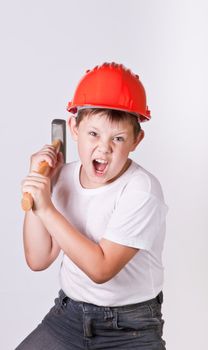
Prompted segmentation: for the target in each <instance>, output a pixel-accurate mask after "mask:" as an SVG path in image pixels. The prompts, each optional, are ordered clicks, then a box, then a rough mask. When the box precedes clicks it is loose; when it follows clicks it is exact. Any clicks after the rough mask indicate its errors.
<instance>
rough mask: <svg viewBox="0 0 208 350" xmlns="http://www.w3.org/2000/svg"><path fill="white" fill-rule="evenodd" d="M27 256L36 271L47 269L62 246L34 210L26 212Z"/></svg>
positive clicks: (24, 232)
mask: <svg viewBox="0 0 208 350" xmlns="http://www.w3.org/2000/svg"><path fill="white" fill-rule="evenodd" d="M23 241H24V251H25V258H26V261H27V264H28V265H29V267H30V268H31V269H32V270H34V271H40V270H44V269H46V268H47V267H48V266H50V265H51V264H52V262H53V261H54V260H55V259H56V258H57V256H58V254H59V252H60V247H59V245H58V244H57V242H56V241H55V239H54V238H53V237H52V236H51V235H50V234H49V233H48V231H47V230H46V228H45V227H44V226H43V224H42V222H41V220H40V218H39V217H37V216H35V215H34V214H33V212H32V211H29V212H27V213H26V214H25V219H24V226H23Z"/></svg>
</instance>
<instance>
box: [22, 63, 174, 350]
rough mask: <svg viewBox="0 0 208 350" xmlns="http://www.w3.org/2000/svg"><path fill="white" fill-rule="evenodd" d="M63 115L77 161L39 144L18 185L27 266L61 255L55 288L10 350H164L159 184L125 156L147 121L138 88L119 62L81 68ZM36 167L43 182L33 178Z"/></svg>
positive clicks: (162, 218) (162, 207)
mask: <svg viewBox="0 0 208 350" xmlns="http://www.w3.org/2000/svg"><path fill="white" fill-rule="evenodd" d="M68 110H69V111H70V112H71V113H72V115H71V116H70V118H69V127H70V130H71V134H72V137H73V139H74V140H75V141H76V142H77V146H78V152H79V157H80V161H78V162H73V163H70V164H66V165H64V166H63V157H62V155H61V153H59V154H58V155H57V154H56V152H55V149H54V148H53V147H52V146H49V145H46V146H44V147H43V149H42V150H41V151H39V152H37V153H36V154H34V155H33V156H32V157H31V166H30V174H29V176H27V177H26V179H25V180H24V181H23V185H22V190H23V192H30V193H31V194H32V196H33V199H34V207H33V209H32V211H30V212H29V213H27V214H26V216H25V222H24V247H25V256H26V260H27V263H28V265H29V266H30V268H31V269H33V270H43V269H46V268H47V267H48V266H50V265H51V264H52V262H53V261H54V260H55V259H56V257H57V256H58V254H59V252H60V250H62V251H63V253H64V254H63V262H62V264H61V270H60V282H61V290H60V292H59V297H58V298H57V299H56V300H55V306H54V307H53V308H52V309H51V310H50V312H49V313H48V314H47V315H46V317H45V318H44V320H43V322H42V323H41V324H40V325H39V326H38V327H37V328H36V329H35V330H34V331H33V332H32V333H31V334H30V335H29V336H28V337H27V338H26V339H25V340H24V341H23V342H22V343H21V344H20V345H19V346H18V347H17V349H18V350H24V349H27V350H30V349H31V350H32V349H33V350H41V349H50V350H52V349H57V350H64V349H73V350H75V349H103V350H104V349H125V350H126V349H131V350H133V349H148V350H151V349H158V350H159V349H163V350H164V349H165V342H164V340H163V339H162V328H163V320H162V318H161V304H162V287H163V267H162V262H161V254H162V249H163V242H164V235H165V216H166V211H167V208H166V205H165V204H164V199H163V194H162V190H161V187H160V184H159V182H158V181H157V180H156V178H155V177H154V176H153V175H151V174H150V173H149V172H147V171H146V170H144V169H143V168H142V167H141V166H139V165H138V164H136V163H135V162H133V161H132V160H131V159H130V158H129V153H130V152H132V151H134V150H135V148H136V147H137V146H138V145H139V144H140V142H141V141H142V139H143V137H144V132H143V130H142V129H141V127H140V123H139V121H144V120H148V119H150V113H149V110H148V108H147V106H146V96H145V91H144V88H143V86H142V84H141V82H140V81H139V77H138V76H136V75H134V74H133V73H132V72H131V71H130V70H127V69H126V68H125V67H124V66H123V65H119V64H115V63H111V64H108V63H105V64H103V65H101V66H99V67H95V68H94V69H93V70H92V71H87V73H86V75H85V76H84V78H83V79H82V80H81V81H80V83H79V85H78V87H77V89H76V91H75V95H74V99H73V101H72V102H70V103H69V105H68ZM43 160H46V161H48V162H49V164H50V165H51V167H52V169H53V170H52V171H51V174H50V177H48V178H47V177H45V176H42V175H39V174H37V173H36V171H37V168H38V166H39V164H40V162H41V161H43ZM51 184H52V187H53V194H52V200H51V194H50V189H51Z"/></svg>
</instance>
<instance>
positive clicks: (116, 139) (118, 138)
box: [114, 136, 124, 142]
mask: <svg viewBox="0 0 208 350" xmlns="http://www.w3.org/2000/svg"><path fill="white" fill-rule="evenodd" d="M114 141H116V142H124V138H123V137H122V136H116V137H114Z"/></svg>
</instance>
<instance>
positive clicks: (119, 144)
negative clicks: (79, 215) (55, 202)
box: [69, 114, 144, 188]
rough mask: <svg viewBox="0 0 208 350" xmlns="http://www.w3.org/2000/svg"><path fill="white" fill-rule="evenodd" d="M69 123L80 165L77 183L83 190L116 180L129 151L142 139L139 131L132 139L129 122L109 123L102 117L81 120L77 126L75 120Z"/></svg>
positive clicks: (126, 164)
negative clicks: (79, 183)
mask: <svg viewBox="0 0 208 350" xmlns="http://www.w3.org/2000/svg"><path fill="white" fill-rule="evenodd" d="M69 124H70V128H71V132H72V136H73V138H74V140H75V141H77V145H78V152H79V156H80V160H81V163H82V168H81V174H80V181H81V185H82V186H83V187H85V188H97V187H100V186H103V185H105V184H108V183H110V182H112V181H114V180H115V179H117V178H118V177H119V176H120V175H121V174H122V173H123V172H124V171H125V170H126V169H127V167H128V165H129V159H128V156H129V152H131V151H133V150H134V149H135V148H136V146H137V145H138V144H139V142H140V141H141V140H142V139H143V137H144V132H143V130H141V132H140V133H139V135H138V136H137V138H136V139H135V136H134V132H133V126H132V125H131V124H130V122H129V121H128V120H126V121H120V122H111V121H109V120H108V119H107V118H106V117H105V115H103V114H102V115H100V114H96V115H93V116H90V117H85V118H83V120H82V121H81V122H80V124H79V126H78V127H77V126H76V121H75V118H71V119H70V120H69Z"/></svg>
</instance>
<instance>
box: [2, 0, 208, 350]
mask: <svg viewBox="0 0 208 350" xmlns="http://www.w3.org/2000/svg"><path fill="white" fill-rule="evenodd" d="M0 17H1V18H0V35H1V46H0V50H1V54H0V59H1V64H0V70H1V71H0V88H1V94H0V96H1V104H0V109H1V114H0V118H1V123H0V151H1V172H0V175H1V181H0V186H1V189H0V193H1V203H0V205H1V210H0V215H1V217H0V222H1V247H0V300H1V312H0V332H1V336H0V348H1V349H3V350H11V349H14V347H15V346H16V345H17V344H18V343H19V342H20V341H21V340H22V339H23V338H24V337H25V336H26V335H27V334H28V333H29V332H30V331H31V330H32V329H33V328H34V327H35V326H36V325H37V323H38V322H39V321H40V320H41V318H42V317H43V316H44V314H45V313H46V312H47V311H48V309H49V307H50V306H51V305H52V302H53V299H54V297H55V296H56V293H57V291H58V288H59V285H58V270H59V265H60V260H58V261H57V262H56V263H55V264H54V265H53V266H52V267H50V268H49V269H48V270H46V271H44V272H39V273H37V272H32V271H30V270H29V268H28V267H27V266H26V263H25V261H24V255H23V247H22V222H23V212H22V210H21V208H20V199H21V189H20V183H21V181H22V179H23V178H24V176H26V174H27V172H28V166H29V158H30V155H31V154H32V153H33V152H35V151H37V150H38V149H40V148H41V147H42V145H44V144H45V143H49V142H50V125H51V120H52V119H53V118H67V112H66V110H65V107H66V104H67V102H68V101H69V100H70V99H71V97H72V94H73V91H74V88H75V86H76V84H77V83H78V81H79V79H80V78H81V76H82V75H83V74H84V73H85V70H86V69H87V68H93V67H94V66H95V65H97V64H101V63H103V62H105V61H108V62H111V61H116V62H118V63H123V64H124V65H126V66H127V67H128V68H131V69H132V70H133V72H135V73H137V74H139V75H140V78H141V80H142V82H143V84H144V86H145V88H146V91H147V97H148V104H149V108H150V110H151V112H152V120H151V121H150V122H149V123H146V124H144V125H143V128H144V130H145V132H146V137H145V140H144V141H143V143H142V144H141V146H140V147H139V149H138V150H137V151H136V152H135V155H134V159H136V160H137V161H138V162H139V163H140V164H141V165H142V166H144V167H146V168H147V169H148V170H149V171H151V172H152V173H154V174H155V175H156V176H157V177H158V178H159V180H160V182H161V183H162V186H163V189H164V194H165V198H166V203H167V204H168V206H169V208H170V209H169V214H168V218H167V238H166V243H165V251H164V264H165V286H164V295H165V301H164V307H163V314H164V318H165V327H164V337H165V339H166V341H167V349H168V350H176V349H177V350H180V349H181V350H182V349H189V350H192V349H194V350H196V349H200V350H201V349H203V350H204V349H205V348H206V346H207V335H206V332H207V324H208V316H207V315H208V308H207V299H208V297H207V296H208V282H207V280H208V273H207V266H208V265H207V245H208V244H207V243H208V240H207V217H208V215H207V208H208V199H207V198H208V197H207V195H208V185H207V178H208V177H207V175H208V162H207V143H208V142H207V134H208V128H207V127H208V122H207V118H208V117H207V116H208V112H207V110H208V98H207V91H208V89H207V80H208V79H207V78H208V68H207V62H208V50H207V40H208V38H207V32H208V21H207V18H208V5H207V1H206V0H204V1H203V0H196V1H191V0H187V1H186V0H172V1H171V0H169V1H168V0H143V1H142V0H141V1H140V0H137V1H136V0H128V1H127V0H126V1H123V0H111V1H110V0H100V1H99V0H97V1H96V0H94V1H93V0H91V1H85V0H83V1H82V0H76V1H75V0H74V1H72V0H68V1H67V0H65V1H63V0H57V1H55V0H33V1H29V0H20V1H18V0H16V1H15V0H14V1H11V0H7V1H1V3H0ZM67 151H68V156H67V158H68V161H71V160H74V159H77V153H76V151H75V145H74V144H73V142H72V141H71V140H70V139H68V149H67Z"/></svg>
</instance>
